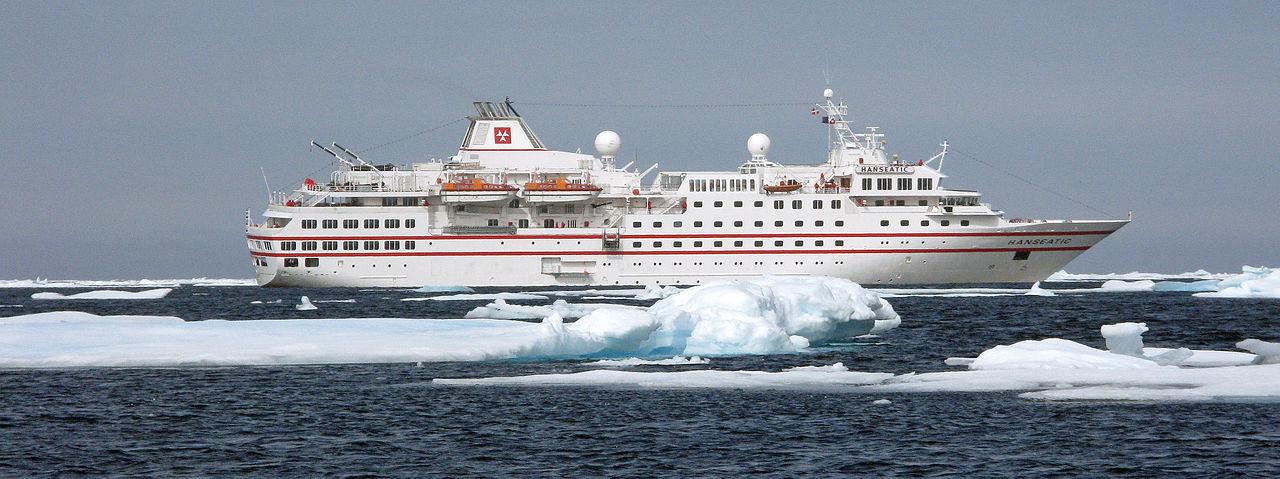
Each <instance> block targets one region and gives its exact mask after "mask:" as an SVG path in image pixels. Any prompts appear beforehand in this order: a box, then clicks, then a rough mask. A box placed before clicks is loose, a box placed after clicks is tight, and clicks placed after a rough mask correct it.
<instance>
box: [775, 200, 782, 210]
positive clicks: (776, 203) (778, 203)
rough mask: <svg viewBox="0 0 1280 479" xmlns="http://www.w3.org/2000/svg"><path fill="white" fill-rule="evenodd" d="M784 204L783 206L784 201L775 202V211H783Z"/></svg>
mask: <svg viewBox="0 0 1280 479" xmlns="http://www.w3.org/2000/svg"><path fill="white" fill-rule="evenodd" d="M782 204H783V203H782V200H773V209H775V210H780V209H782Z"/></svg>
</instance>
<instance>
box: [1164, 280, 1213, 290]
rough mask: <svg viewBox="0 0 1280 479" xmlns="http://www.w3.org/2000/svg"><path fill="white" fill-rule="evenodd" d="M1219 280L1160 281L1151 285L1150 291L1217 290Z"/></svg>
mask: <svg viewBox="0 0 1280 479" xmlns="http://www.w3.org/2000/svg"><path fill="white" fill-rule="evenodd" d="M1218 283H1219V281H1218V280H1216V279H1205V280H1200V281H1192V282H1189V283H1188V282H1185V281H1161V282H1159V283H1156V284H1155V285H1154V286H1152V287H1151V290H1152V291H1157V292H1174V291H1217V290H1218Z"/></svg>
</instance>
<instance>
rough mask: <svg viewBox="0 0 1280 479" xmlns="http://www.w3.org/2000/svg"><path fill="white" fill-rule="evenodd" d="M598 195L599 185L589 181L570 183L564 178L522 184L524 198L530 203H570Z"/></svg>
mask: <svg viewBox="0 0 1280 479" xmlns="http://www.w3.org/2000/svg"><path fill="white" fill-rule="evenodd" d="M599 195H600V187H599V186H596V185H593V184H591V183H570V182H568V181H567V180H565V179H564V178H556V180H555V181H539V182H529V183H525V184H524V199H525V201H528V202H530V203H570V202H574V201H586V200H590V199H592V198H595V197H596V196H599Z"/></svg>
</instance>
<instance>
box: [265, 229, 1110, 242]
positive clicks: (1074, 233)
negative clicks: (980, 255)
mask: <svg viewBox="0 0 1280 479" xmlns="http://www.w3.org/2000/svg"><path fill="white" fill-rule="evenodd" d="M1111 233H1113V231H1009V232H1004V233H997V232H990V233H985V232H984V233H761V234H750V233H727V234H647V235H628V234H624V235H622V238H621V239H623V240H626V239H704V238H712V239H714V238H722V239H724V238H952V237H955V238H966V237H991V236H1093V235H1107V234H1111ZM248 238H249V239H255V240H266V241H352V240H355V241H362V240H417V241H435V240H441V241H444V240H472V239H487V240H503V241H506V240H525V239H558V240H578V239H600V238H601V235H598V234H594V235H501V236H498V235H456V236H455V235H447V236H445V235H440V236H261V235H248Z"/></svg>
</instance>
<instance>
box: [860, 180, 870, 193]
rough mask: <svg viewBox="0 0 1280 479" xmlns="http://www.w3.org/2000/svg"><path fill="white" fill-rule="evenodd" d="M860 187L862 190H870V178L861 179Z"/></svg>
mask: <svg viewBox="0 0 1280 479" xmlns="http://www.w3.org/2000/svg"><path fill="white" fill-rule="evenodd" d="M862 189H863V191H871V178H863V179H862Z"/></svg>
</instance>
